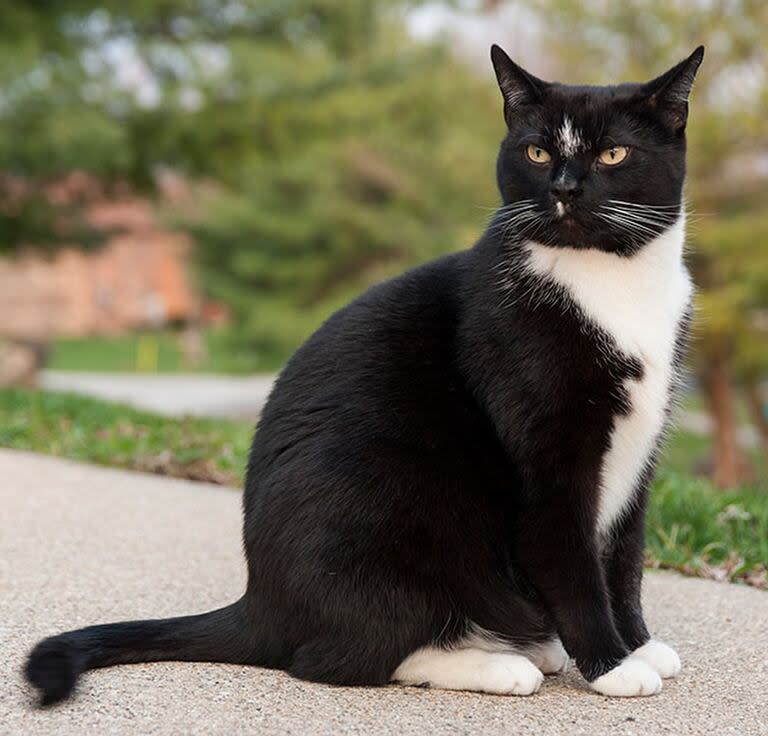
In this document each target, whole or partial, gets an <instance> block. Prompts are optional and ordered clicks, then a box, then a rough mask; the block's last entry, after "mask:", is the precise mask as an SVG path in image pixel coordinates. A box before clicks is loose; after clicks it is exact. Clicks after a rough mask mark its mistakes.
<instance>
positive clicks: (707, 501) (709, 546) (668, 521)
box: [646, 468, 768, 588]
mask: <svg viewBox="0 0 768 736" xmlns="http://www.w3.org/2000/svg"><path fill="white" fill-rule="evenodd" d="M646 554H647V558H648V559H647V562H648V564H649V565H650V566H651V567H660V568H672V569H675V570H680V571H681V572H684V573H686V574H688V575H697V576H700V577H708V578H714V579H717V580H742V581H744V582H747V583H749V584H750V585H755V586H756V587H761V588H768V578H767V577H766V568H767V567H768V494H766V493H765V492H763V491H761V490H759V489H757V488H739V489H736V490H732V491H720V490H718V489H716V488H714V487H713V486H712V484H711V483H709V482H708V481H706V480H703V479H700V478H692V477H691V476H690V475H685V474H682V473H680V472H677V471H674V470H669V469H667V468H662V469H661V470H660V472H659V474H658V476H657V478H656V482H655V483H654V488H653V493H652V494H651V503H650V507H649V509H648V516H647V519H646Z"/></svg>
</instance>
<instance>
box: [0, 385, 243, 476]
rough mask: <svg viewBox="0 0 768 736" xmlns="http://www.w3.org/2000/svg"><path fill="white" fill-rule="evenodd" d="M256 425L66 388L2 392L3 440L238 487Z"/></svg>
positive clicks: (22, 446) (6, 444)
mask: <svg viewBox="0 0 768 736" xmlns="http://www.w3.org/2000/svg"><path fill="white" fill-rule="evenodd" d="M252 432H253V427H252V426H251V425H249V424H246V423H245V422H229V421H217V420H212V419H197V418H184V419H169V418H166V417H161V416H157V415H155V414H151V413H149V412H144V411H139V410H136V409H132V408H130V407H127V406H123V405H120V404H111V403H108V402H105V401H99V400H97V399H90V398H85V397H82V396H77V395H74V394H66V393H41V392H34V391H21V390H0V446H2V447H10V448H15V449H20V450H33V451H35V452H42V453H45V454H48V455H57V456H59V457H67V458H72V459H74V460H84V461H87V462H93V463H98V464H99V465H112V466H117V467H121V468H131V469H134V470H143V471H148V472H152V473H160V474H162V475H171V476H176V477H180V478H191V479H193V480H206V481H211V482H213V483H223V484H230V485H239V484H240V482H241V478H242V472H243V468H244V466H245V465H244V464H245V457H246V455H247V452H248V446H249V443H250V438H251V434H252Z"/></svg>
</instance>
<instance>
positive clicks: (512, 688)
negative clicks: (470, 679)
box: [479, 654, 544, 695]
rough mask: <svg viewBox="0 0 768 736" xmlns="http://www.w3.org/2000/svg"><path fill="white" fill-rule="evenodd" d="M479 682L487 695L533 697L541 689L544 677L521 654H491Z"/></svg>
mask: <svg viewBox="0 0 768 736" xmlns="http://www.w3.org/2000/svg"><path fill="white" fill-rule="evenodd" d="M479 680H480V682H481V683H482V685H481V689H482V690H483V692H486V693H495V694H497V695H533V693H535V692H537V691H538V689H539V688H540V687H541V683H542V682H543V681H544V675H543V674H542V673H541V671H540V670H539V669H538V668H537V667H536V665H534V664H533V663H532V662H531V661H530V660H529V659H526V658H525V657H522V656H520V655H519V654H489V655H488V661H487V662H486V663H485V664H484V665H483V672H482V675H481V677H480V678H479Z"/></svg>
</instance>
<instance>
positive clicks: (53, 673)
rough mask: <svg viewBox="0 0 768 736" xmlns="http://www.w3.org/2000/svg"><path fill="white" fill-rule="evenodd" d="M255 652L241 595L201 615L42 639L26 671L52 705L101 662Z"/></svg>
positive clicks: (246, 657)
mask: <svg viewBox="0 0 768 736" xmlns="http://www.w3.org/2000/svg"><path fill="white" fill-rule="evenodd" d="M252 652H253V647H252V646H251V644H250V636H249V627H248V625H247V621H246V617H245V605H244V602H243V601H242V600H239V601H238V602H237V603H233V604H232V605H231V606H227V607H226V608H220V609H218V610H217V611H210V612H209V613H202V614H200V615H198V616H182V617H179V618H167V619H161V620H157V621H126V622H125V623H119V624H103V625H101V626H89V627H88V628H86V629H78V630H77V631H68V632H66V633H64V634H59V635H58V636H52V637H49V638H48V639H43V641H41V642H40V643H39V644H38V645H37V646H36V647H35V648H34V649H33V650H32V652H31V654H30V655H29V659H28V660H27V665H26V669H25V672H26V676H27V679H28V680H29V681H30V682H31V683H32V684H33V685H35V687H37V688H39V689H40V691H41V703H42V704H43V705H50V704H52V703H57V702H58V701H60V700H64V698H66V697H67V696H69V695H70V694H71V692H72V690H73V689H74V687H75V684H76V683H77V678H78V677H79V676H80V674H81V673H83V672H85V671H86V670H90V669H95V668H97V667H109V666H110V665H113V664H131V663H136V662H157V661H160V660H178V661H187V662H229V663H233V664H247V663H248V662H249V661H250V660H251V654H252Z"/></svg>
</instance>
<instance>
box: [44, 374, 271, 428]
mask: <svg viewBox="0 0 768 736" xmlns="http://www.w3.org/2000/svg"><path fill="white" fill-rule="evenodd" d="M274 381H275V376H273V375H254V376H225V375H215V374H187V373H160V374H144V373H80V372H76V371H43V372H42V374H41V377H40V383H41V385H42V388H44V389H46V390H47V391H72V392H74V393H78V394H85V395H86V396H94V397H96V398H99V399H105V400H107V401H119V402H122V403H124V404H129V405H130V406H134V407H136V408H137V409H147V410H149V411H153V412H155V413H157V414H164V415H166V416H182V415H184V414H190V415H192V416H201V417H230V418H234V419H239V418H242V419H249V420H253V419H256V418H257V417H258V416H259V414H260V412H261V409H262V407H263V406H264V404H265V403H266V401H267V397H268V396H269V392H270V391H271V390H272V384H273V383H274Z"/></svg>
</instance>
